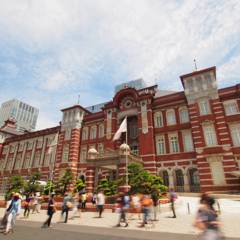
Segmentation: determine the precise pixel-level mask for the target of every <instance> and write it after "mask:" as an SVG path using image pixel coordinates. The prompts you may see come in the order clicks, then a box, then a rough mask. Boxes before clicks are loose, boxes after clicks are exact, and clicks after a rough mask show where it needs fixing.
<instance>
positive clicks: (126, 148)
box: [120, 143, 130, 187]
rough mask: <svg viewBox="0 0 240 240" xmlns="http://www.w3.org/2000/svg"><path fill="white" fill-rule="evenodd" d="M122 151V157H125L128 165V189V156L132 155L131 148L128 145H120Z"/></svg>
mask: <svg viewBox="0 0 240 240" xmlns="http://www.w3.org/2000/svg"><path fill="white" fill-rule="evenodd" d="M120 151H121V154H122V155H125V157H126V158H125V164H126V166H125V167H126V187H128V155H129V154H130V147H129V145H127V144H126V143H123V144H121V145H120Z"/></svg>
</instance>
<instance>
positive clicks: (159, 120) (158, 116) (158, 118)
mask: <svg viewBox="0 0 240 240" xmlns="http://www.w3.org/2000/svg"><path fill="white" fill-rule="evenodd" d="M154 125H155V127H156V128H159V127H162V126H163V115H162V112H156V113H155V114H154Z"/></svg>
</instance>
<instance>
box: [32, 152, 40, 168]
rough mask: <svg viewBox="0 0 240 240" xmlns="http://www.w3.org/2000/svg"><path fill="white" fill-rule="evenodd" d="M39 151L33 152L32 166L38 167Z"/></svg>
mask: <svg viewBox="0 0 240 240" xmlns="http://www.w3.org/2000/svg"><path fill="white" fill-rule="evenodd" d="M40 160H41V152H39V151H38V152H35V155H34V161H33V166H34V167H40Z"/></svg>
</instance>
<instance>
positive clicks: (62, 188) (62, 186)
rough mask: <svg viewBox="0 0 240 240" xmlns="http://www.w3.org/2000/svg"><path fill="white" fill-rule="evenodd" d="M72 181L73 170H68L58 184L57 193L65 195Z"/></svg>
mask: <svg viewBox="0 0 240 240" xmlns="http://www.w3.org/2000/svg"><path fill="white" fill-rule="evenodd" d="M72 181H73V173H72V171H71V169H67V170H66V171H65V173H64V174H63V176H62V177H61V178H60V179H59V181H58V182H57V184H56V192H57V193H59V194H61V195H63V194H64V193H65V192H66V191H67V188H68V186H69V184H70V183H72Z"/></svg>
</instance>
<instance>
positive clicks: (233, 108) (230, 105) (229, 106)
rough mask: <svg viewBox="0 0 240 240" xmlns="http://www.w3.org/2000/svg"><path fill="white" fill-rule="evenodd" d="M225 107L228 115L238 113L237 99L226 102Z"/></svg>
mask: <svg viewBox="0 0 240 240" xmlns="http://www.w3.org/2000/svg"><path fill="white" fill-rule="evenodd" d="M224 109H225V113H226V115H227V116H229V115H234V114H238V113H239V111H238V105H237V102H236V101H231V102H225V103H224Z"/></svg>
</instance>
